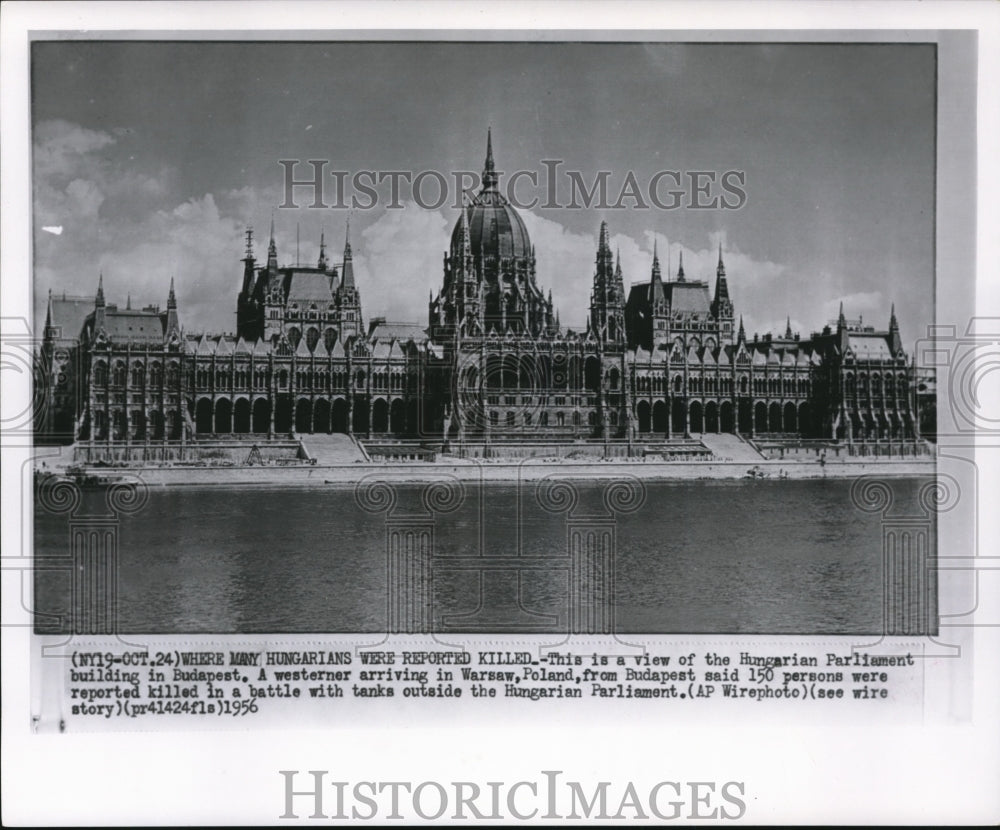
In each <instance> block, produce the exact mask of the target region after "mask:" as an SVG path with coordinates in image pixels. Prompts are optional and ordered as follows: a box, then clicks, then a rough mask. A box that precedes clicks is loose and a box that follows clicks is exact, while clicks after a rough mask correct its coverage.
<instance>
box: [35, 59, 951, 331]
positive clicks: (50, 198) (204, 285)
mask: <svg viewBox="0 0 1000 830" xmlns="http://www.w3.org/2000/svg"><path fill="white" fill-rule="evenodd" d="M934 72H935V54H934V49H933V47H932V46H908V45H861V44H858V45H815V44H814V45H788V44H782V45H777V44H775V45H771V44H761V45H707V44H706V45H702V44H697V45H692V44H665V45H646V44H572V43H567V44H551V43H550V44H542V43H522V44H457V43H449V44H442V43H424V44H418V43H396V44H391V43H310V44H304V43H299V44H293V43H257V44H238V43H152V42H91V43H88V42H52V43H36V44H35V47H34V52H33V65H32V83H33V118H32V123H33V140H34V158H33V176H34V179H33V181H34V194H35V302H36V312H37V315H38V316H39V319H38V320H36V325H37V324H38V323H40V322H41V318H42V317H43V316H44V308H45V303H44V298H45V295H46V292H47V291H48V290H49V289H50V288H51V289H52V290H53V291H54V292H62V291H66V292H67V293H69V294H93V292H94V290H95V287H96V283H97V277H98V273H99V272H101V271H103V273H104V285H105V292H106V294H107V297H108V300H109V302H115V301H117V302H120V303H123V304H124V302H125V299H126V296H127V295H128V294H131V296H132V300H133V305H139V304H146V303H159V304H161V305H162V304H164V303H165V301H166V295H167V287H168V285H169V281H170V278H171V277H172V276H173V277H174V278H175V280H176V284H177V290H178V298H179V302H180V306H181V309H180V310H181V319H182V323H183V324H184V326H185V328H187V329H188V330H189V331H199V330H203V329H207V330H211V331H232V330H233V329H234V328H235V305H236V293H237V291H238V290H239V284H240V280H241V275H242V265H241V263H240V261H239V260H240V258H241V257H242V256H243V246H244V240H243V232H244V228H245V226H246V225H247V224H248V223H250V224H253V225H254V226H255V227H256V228H257V230H258V237H257V242H258V245H257V254H258V256H259V257H263V256H264V255H265V246H266V239H265V237H266V230H267V226H268V223H269V221H270V217H271V214H272V212H273V213H274V215H275V221H276V224H277V234H276V236H277V242H278V249H279V260H280V261H281V262H282V264H292V263H293V262H294V260H295V256H296V254H295V250H296V226H297V225H298V228H299V230H298V234H299V237H300V240H301V242H300V245H299V250H300V257H301V261H302V262H303V263H313V262H314V261H315V259H316V256H317V252H318V241H319V235H320V232H321V230H324V229H325V231H326V235H327V242H328V243H329V247H330V248H331V249H333V251H334V252H336V253H335V254H334V258H336V257H338V256H339V251H340V249H341V248H342V245H343V236H344V227H345V222H346V219H347V213H348V211H347V210H343V209H309V208H308V207H307V205H308V204H310V203H311V200H310V199H309V198H307V197H308V193H307V192H305V191H299V196H298V200H299V202H300V204H301V205H302V207H301V208H300V209H298V210H291V209H278V210H275V207H276V206H278V205H280V204H281V203H282V202H283V195H282V190H283V180H284V179H283V177H284V173H283V168H282V167H281V166H280V165H279V164H278V160H279V159H302V160H303V161H304V160H307V159H326V160H329V164H328V167H327V169H328V170H340V171H348V173H349V175H353V174H354V173H355V172H357V171H359V170H374V171H399V170H407V171H413V172H414V173H418V172H420V171H425V170H436V171H441V172H442V173H443V174H444V175H445V176H447V177H451V175H452V173H453V171H462V170H480V169H481V167H482V162H483V155H484V145H485V133H486V128H487V125H490V124H491V125H492V127H493V139H494V149H495V154H496V162H497V166H498V168H499V169H500V170H502V171H504V172H505V173H507V174H509V173H511V172H513V171H516V170H528V171H535V172H536V173H537V174H538V177H539V180H540V182H542V186H540V188H539V189H538V190H537V191H534V190H533V188H532V187H531V186H530V184H528V183H527V182H525V186H524V187H520V188H519V189H518V192H519V193H521V192H522V191H523V192H524V193H525V194H526V195H527V196H530V195H532V194H531V193H529V191H532V192H533V194H534V195H539V196H542V197H543V203H544V195H545V193H544V191H543V187H544V182H545V177H546V168H545V167H544V165H543V164H542V160H545V159H550V160H552V159H558V160H561V161H562V162H563V165H562V167H561V169H560V174H559V175H560V176H562V178H561V179H559V188H560V191H559V197H558V198H559V201H560V202H562V203H565V202H568V201H569V198H568V196H569V189H568V179H566V178H565V171H579V173H580V174H581V175H582V177H583V180H584V181H586V182H592V181H593V180H594V178H595V176H596V175H597V174H598V172H599V171H608V173H609V179H608V181H609V187H608V190H609V193H610V201H611V202H614V201H615V200H616V199H617V196H618V193H619V191H620V190H621V188H622V186H623V185H624V183H625V182H626V179H627V176H628V175H629V173H632V174H633V175H634V177H635V179H636V181H637V182H638V183H639V184H640V187H642V188H643V190H645V188H646V187H647V183H648V182H649V181H650V179H651V178H652V177H653V176H654V175H655V174H656V173H657V172H658V171H661V170H673V171H680V172H682V173H684V172H687V171H715V172H716V174H717V175H721V174H722V173H723V172H725V171H730V170H736V171H743V172H744V173H745V176H746V179H745V181H746V184H745V188H744V189H745V191H746V194H747V199H746V204H745V205H743V206H742V207H741V208H740V209H738V210H727V209H722V208H716V209H692V208H690V207H687V206H683V205H682V206H681V207H679V208H677V209H673V210H662V209H657V208H656V207H655V206H652V205H650V206H649V207H647V208H646V209H639V208H637V207H635V205H634V200H628V199H626V200H625V201H624V203H623V204H624V205H625V206H626V207H625V208H624V209H610V208H607V209H599V208H597V207H594V208H591V209H589V210H587V209H570V208H560V209H556V208H544V207H542V206H538V207H535V208H534V209H531V210H524V211H522V216H523V217H524V220H525V223H526V225H527V227H528V230H529V233H530V234H531V238H532V241H533V242H534V243H535V245H536V249H537V258H538V277H539V282H540V284H541V286H542V288H543V289H544V290H546V291H547V290H548V289H549V288H551V289H552V292H553V297H554V299H555V301H556V305H557V306H558V308H559V309H560V311H561V318H562V321H563V323H564V324H568V325H582V323H583V321H584V319H585V317H586V305H587V302H588V292H589V287H590V280H591V276H592V274H593V260H594V252H595V249H596V245H597V231H598V227H599V225H600V222H601V220H607V221H608V223H609V226H610V228H611V232H612V244H613V245H615V246H617V247H618V248H620V250H621V256H622V264H623V268H624V270H625V278H626V282H632V281H640V280H645V279H648V276H649V268H650V260H651V252H652V247H653V240H654V238H656V239H658V241H659V248H660V256H661V261H662V262H663V263H664V265H665V264H666V259H667V256H668V255H669V258H670V260H671V262H672V269H676V264H677V258H678V254H679V253H680V252H681V251H682V250H683V254H684V264H685V270H686V272H687V276H688V277H689V278H705V279H714V271H715V260H716V246H717V244H718V242H719V241H722V243H723V245H724V247H725V250H726V265H727V270H728V274H729V285H730V292H731V294H732V296H733V299H734V302H735V304H736V308H737V313H741V312H742V313H743V315H744V317H745V319H746V324H747V329H748V331H750V332H754V331H759V332H766V331H770V330H776V329H779V328H780V329H781V330H783V329H784V325H785V318H786V315H790V316H791V320H792V326H793V328H794V329H796V330H800V331H801V332H802V333H803V334H806V333H808V332H809V331H812V330H815V329H818V328H821V327H822V325H823V324H824V323H825V322H827V321H828V319H829V318H831V317H835V316H836V312H837V306H838V304H839V302H840V301H841V299H843V300H844V303H845V310H846V312H847V314H848V316H850V317H857V316H858V315H864V318H865V320H866V321H871V322H873V323H875V324H876V325H878V326H884V325H886V323H887V320H888V313H889V305H890V303H891V302H893V301H894V302H895V304H896V310H897V314H898V316H899V319H900V324H901V326H902V327H903V335H904V338H905V339H906V340H912V339H915V338H916V337H917V336H919V332H920V331H921V330H922V329H923V327H924V326H925V325H926V323H928V322H930V321H931V320H932V308H933V280H934V272H933V250H934V248H933V240H934V152H935V150H934V118H935V97H934ZM309 172H310V168H309V167H308V166H305V165H303V166H302V167H300V169H299V170H298V175H299V176H300V177H305V176H306V175H307V174H308V173H309ZM668 184H669V180H668ZM328 187H329V188H330V189H329V190H328V191H327V193H326V196H327V199H326V201H327V202H328V203H330V202H333V201H334V195H335V192H334V190H333V179H332V177H331V178H329V179H328ZM665 187H666V186H664V188H665ZM378 190H379V191H380V194H381V195H382V197H383V198H382V200H381V202H380V203H379V204H378V205H377V206H376V207H375V208H373V209H368V210H362V209H358V210H353V211H351V227H352V232H351V234H352V243H353V248H354V252H355V263H356V265H355V271H356V274H357V275H358V281H359V285H360V289H361V293H362V302H363V304H364V309H365V313H366V316H368V317H372V316H376V315H378V316H382V315H384V316H387V317H389V318H390V319H393V320H406V321H417V322H425V320H426V301H427V295H428V291H429V290H431V289H433V290H435V291H437V289H438V287H439V286H440V283H441V257H442V253H443V251H444V250H445V249H446V248H447V245H448V240H449V235H450V230H451V227H452V226H453V224H454V223H455V221H456V218H457V215H458V211H457V210H455V209H454V208H453V207H451V205H450V204H449V205H446V206H444V207H442V208H440V209H437V210H428V209H425V208H422V207H420V206H418V205H417V204H415V203H413V202H412V200H411V199H410V194H409V190H408V188H407V187H406V186H405V185H404V186H403V189H402V194H401V196H402V202H403V204H404V207H403V208H402V209H399V210H393V209H388V208H387V207H386V205H387V203H388V202H389V199H388V198H387V197H388V196H389V191H388V183H385V185H384V186H383V187H381V188H378ZM425 193H427V194H428V197H429V198H433V197H434V196H436V188H435V187H434V186H433V184H428V186H427V190H426V191H425ZM349 195H350V194H349ZM712 195H725V194H724V193H723V192H722V191H721V190H719V189H718V187H716V188H715V189H713V191H712ZM58 229H61V232H55V231H56V230H58Z"/></svg>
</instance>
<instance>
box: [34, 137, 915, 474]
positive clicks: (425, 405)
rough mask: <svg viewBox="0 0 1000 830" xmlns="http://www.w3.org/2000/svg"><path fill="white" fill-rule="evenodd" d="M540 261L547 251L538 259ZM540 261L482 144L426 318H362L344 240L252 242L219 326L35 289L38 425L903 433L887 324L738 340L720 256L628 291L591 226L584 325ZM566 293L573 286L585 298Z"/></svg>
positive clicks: (404, 431) (387, 435) (119, 454)
mask: <svg viewBox="0 0 1000 830" xmlns="http://www.w3.org/2000/svg"><path fill="white" fill-rule="evenodd" d="M538 255H539V256H545V252H544V251H541V252H539V254H538ZM535 269H536V252H535V248H534V246H533V245H532V244H531V241H530V239H529V237H528V232H527V230H526V228H525V225H524V222H523V221H522V219H521V217H520V216H519V215H518V212H517V211H516V210H515V209H514V207H513V206H511V205H510V204H509V202H508V201H507V200H506V198H504V196H503V195H502V194H501V192H500V190H499V189H498V176H497V173H496V168H495V165H494V160H493V153H492V146H491V143H490V141H489V139H488V141H487V154H486V163H485V169H484V171H483V179H482V187H481V190H480V192H479V194H478V195H477V196H476V197H475V198H473V199H472V200H471V202H470V203H469V204H468V205H467V206H466V207H465V208H464V209H463V210H462V211H461V215H460V216H459V217H458V219H457V221H456V223H455V227H454V230H453V232H452V234H451V239H450V243H449V245H448V249H447V251H446V252H445V254H444V261H443V275H442V280H441V284H440V288H439V289H438V290H437V291H432V293H431V296H430V299H429V302H428V308H427V319H426V322H425V323H393V322H387V321H386V320H385V319H384V318H381V317H370V318H367V319H366V317H365V313H364V312H365V305H364V302H363V299H364V291H365V286H364V285H363V284H361V285H359V284H358V281H357V280H356V278H355V274H354V268H353V262H352V251H351V243H350V234H349V231H348V236H347V240H346V242H345V245H344V250H343V256H342V257H341V258H340V260H339V261H336V262H334V261H331V260H330V259H328V257H327V252H326V245H325V240H323V241H322V242H321V246H320V255H319V260H318V262H316V265H315V266H314V267H300V266H298V265H296V266H294V267H292V266H287V265H279V260H278V251H277V249H276V245H275V242H274V228H273V223H272V229H271V239H270V242H269V245H268V250H267V259H266V261H265V262H263V263H260V262H259V261H258V260H257V259H256V257H255V254H254V245H253V234H252V232H251V231H249V230H248V232H247V245H246V252H245V256H244V259H243V282H242V288H241V290H240V292H239V296H238V297H237V299H236V309H237V330H236V332H235V333H232V334H221V335H208V334H195V333H191V332H188V331H186V330H185V329H184V328H183V326H182V314H181V311H180V309H179V307H178V302H177V297H176V295H175V292H174V287H173V284H172V283H171V286H170V289H169V292H168V294H167V301H166V309H165V310H161V309H160V307H159V306H158V305H147V306H144V307H141V308H138V307H137V308H133V307H132V303H131V301H129V302H127V303H126V305H125V307H124V308H121V307H120V306H119V305H116V304H114V303H108V302H107V301H106V299H105V295H104V288H103V279H101V280H99V281H98V284H97V292H96V296H94V297H90V298H70V297H66V296H65V295H63V296H61V297H60V296H58V295H53V294H51V293H50V295H49V301H48V310H47V316H46V322H45V332H44V342H43V346H42V348H41V361H42V374H43V377H42V380H43V383H42V398H41V400H40V404H41V405H40V406H38V407H37V411H38V413H39V415H40V422H39V429H40V430H41V432H42V433H43V434H46V435H48V436H51V437H54V438H56V439H57V440H63V441H66V442H73V443H75V444H76V445H77V447H78V448H80V449H82V451H83V457H84V458H85V459H89V460H98V459H100V458H105V459H119V460H121V459H127V460H156V459H168V458H172V457H176V455H175V454H174V449H176V448H181V449H183V448H184V447H185V446H187V447H191V446H197V444H198V442H199V441H216V442H217V441H220V440H229V439H232V440H236V439H242V438H244V437H246V436H251V437H253V438H254V439H255V443H259V444H263V443H264V442H265V441H267V440H268V439H275V440H277V439H288V438H289V436H294V437H299V438H302V437H303V436H306V435H309V434H316V433H345V434H348V435H351V436H353V437H354V438H355V439H357V440H359V441H362V442H365V441H367V442H370V443H375V444H377V443H379V442H381V443H382V444H386V445H389V444H393V443H397V444H404V445H405V444H408V445H412V446H422V445H426V446H433V447H436V448H437V450H438V451H442V450H443V451H446V452H453V453H460V454H471V455H489V454H491V453H497V452H499V453H501V454H502V451H503V447H505V446H515V445H516V446H521V447H523V446H529V445H531V444H532V443H539V442H541V443H547V444H549V445H568V444H572V445H578V446H584V447H586V446H592V445H600V446H602V447H604V449H605V452H606V451H607V448H608V447H613V448H615V449H614V454H620V455H626V454H627V455H632V454H639V453H641V452H642V451H643V448H648V447H655V446H659V447H664V446H669V445H670V443H671V442H679V443H683V442H684V441H688V442H690V441H691V440H692V438H693V437H695V438H696V437H697V436H698V435H700V434H711V433H735V434H738V435H739V436H741V437H742V438H744V439H748V440H762V439H770V440H777V441H781V440H785V441H799V442H802V441H809V440H813V441H817V442H819V441H823V442H829V443H830V444H831V445H859V444H860V445H866V444H868V445H870V444H876V445H877V444H879V443H880V442H882V443H886V442H888V443H891V442H907V441H909V442H913V441H917V440H918V439H919V438H920V436H919V426H918V424H917V422H916V419H915V397H914V370H913V366H912V363H911V362H910V360H909V359H908V357H907V355H906V353H905V352H904V350H903V345H902V340H901V338H900V332H899V327H898V325H897V322H896V317H895V313H894V312H893V313H891V314H890V315H889V320H888V326H887V328H885V329H876V328H875V327H872V326H870V325H865V324H863V323H862V322H861V321H860V320H857V321H853V320H848V319H847V318H846V317H845V316H844V312H843V307H841V312H840V315H839V317H838V319H837V320H836V321H831V322H830V324H829V325H827V326H826V327H825V328H823V330H822V331H821V332H817V333H813V334H811V335H810V336H809V337H806V338H803V337H800V336H799V335H798V334H794V333H793V332H792V331H791V327H790V326H789V327H787V328H786V331H785V332H784V333H783V335H781V336H772V335H770V334H767V335H764V336H756V335H755V336H753V337H748V336H747V334H746V332H745V331H744V328H743V323H742V319H741V318H740V317H739V316H738V315H737V312H736V306H735V305H734V302H733V297H732V296H731V295H730V290H729V284H728V282H727V275H726V266H725V262H724V258H723V251H722V249H721V247H720V250H719V259H718V265H717V267H716V270H715V275H714V281H712V280H701V279H695V278H689V277H688V276H687V275H685V273H684V267H683V260H681V262H680V265H679V267H678V268H677V271H676V274H673V275H672V274H669V273H664V272H663V270H662V268H661V264H660V261H659V256H658V253H657V251H656V249H655V248H654V251H653V255H652V261H651V263H650V272H649V276H648V278H647V279H643V280H641V281H638V282H631V284H627V283H626V280H625V275H624V274H623V273H622V268H621V264H620V262H619V260H618V257H617V256H616V254H615V252H614V251H612V249H611V246H610V243H609V231H608V227H607V225H606V224H605V223H602V224H601V226H600V233H599V241H598V245H597V251H596V253H595V264H594V269H593V274H592V275H591V276H590V286H589V287H590V312H589V318H588V320H587V323H586V326H585V328H583V330H579V331H576V330H572V329H569V328H567V327H565V326H563V325H561V324H560V321H559V313H558V310H557V309H556V307H555V305H554V303H553V299H552V293H551V291H549V292H546V291H545V290H544V289H543V287H542V286H540V285H539V284H538V281H537V279H536V270H535ZM582 284H583V283H582V281H581V286H582Z"/></svg>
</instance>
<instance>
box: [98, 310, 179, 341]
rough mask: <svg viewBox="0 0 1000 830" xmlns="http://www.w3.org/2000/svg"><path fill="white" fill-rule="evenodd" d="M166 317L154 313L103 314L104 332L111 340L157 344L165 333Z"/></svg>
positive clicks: (121, 312) (107, 312)
mask: <svg viewBox="0 0 1000 830" xmlns="http://www.w3.org/2000/svg"><path fill="white" fill-rule="evenodd" d="M166 322H167V315H166V313H165V312H154V311H111V310H110V309H109V310H107V311H106V312H105V314H104V330H105V331H106V332H107V334H108V338H109V339H111V340H132V341H138V342H146V343H159V342H161V341H162V340H163V335H164V332H165V331H166Z"/></svg>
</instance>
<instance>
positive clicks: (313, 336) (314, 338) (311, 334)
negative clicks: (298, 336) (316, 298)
mask: <svg viewBox="0 0 1000 830" xmlns="http://www.w3.org/2000/svg"><path fill="white" fill-rule="evenodd" d="M315 307H316V306H313V308H315ZM317 343H319V329H317V328H315V327H313V326H310V327H309V329H308V330H307V331H306V348H307V349H309V351H310V352H311V351H313V350H314V349H315V348H316V344H317Z"/></svg>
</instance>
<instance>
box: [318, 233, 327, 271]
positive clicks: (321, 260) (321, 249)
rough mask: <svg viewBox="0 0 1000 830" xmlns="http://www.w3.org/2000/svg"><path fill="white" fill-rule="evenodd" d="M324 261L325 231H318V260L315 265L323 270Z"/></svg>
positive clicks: (324, 267)
mask: <svg viewBox="0 0 1000 830" xmlns="http://www.w3.org/2000/svg"><path fill="white" fill-rule="evenodd" d="M327 265H328V263H327V261H326V231H320V232H319V262H317V263H316V267H317V268H319V269H320V270H321V271H325V270H326V268H327Z"/></svg>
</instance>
